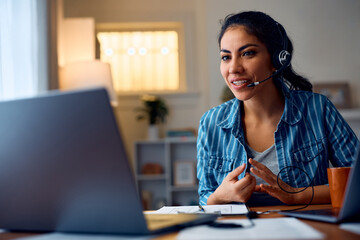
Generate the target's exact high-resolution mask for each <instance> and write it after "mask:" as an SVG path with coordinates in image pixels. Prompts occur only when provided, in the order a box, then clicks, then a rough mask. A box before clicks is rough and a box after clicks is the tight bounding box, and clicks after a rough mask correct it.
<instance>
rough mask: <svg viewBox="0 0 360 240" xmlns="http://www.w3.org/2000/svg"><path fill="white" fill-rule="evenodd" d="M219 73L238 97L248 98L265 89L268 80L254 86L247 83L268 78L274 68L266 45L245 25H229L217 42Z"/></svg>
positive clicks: (240, 98) (268, 82)
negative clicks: (250, 32) (218, 47)
mask: <svg viewBox="0 0 360 240" xmlns="http://www.w3.org/2000/svg"><path fill="white" fill-rule="evenodd" d="M220 56H221V64H220V71H221V75H222V76H223V78H224V79H225V82H226V84H227V85H228V86H229V88H230V90H231V91H232V92H233V94H234V95H235V97H236V98H237V99H239V100H243V101H245V100H248V99H250V98H252V97H253V96H254V95H256V93H259V92H260V91H261V92H264V91H263V89H264V90H265V89H266V85H268V84H271V82H272V81H271V80H269V81H266V82H264V83H262V84H259V85H258V86H255V87H247V85H249V84H250V83H253V82H257V81H261V80H264V79H266V78H268V77H269V76H270V75H271V74H272V73H273V72H274V71H275V68H274V67H273V66H272V64H271V57H270V54H269V52H268V50H267V48H266V46H265V45H264V44H263V43H262V42H260V41H259V40H258V38H257V37H255V36H254V35H250V34H248V33H247V32H246V30H245V27H244V26H235V27H230V28H228V29H227V30H226V32H225V33H224V35H223V37H222V39H221V41H220Z"/></svg>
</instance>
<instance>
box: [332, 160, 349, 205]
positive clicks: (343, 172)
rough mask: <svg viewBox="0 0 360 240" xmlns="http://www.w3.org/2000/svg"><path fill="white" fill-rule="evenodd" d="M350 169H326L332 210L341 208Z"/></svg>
mask: <svg viewBox="0 0 360 240" xmlns="http://www.w3.org/2000/svg"><path fill="white" fill-rule="evenodd" d="M350 169H351V167H333V168H328V169H327V175H328V180H329V189H330V198H331V205H332V207H333V208H341V207H342V204H343V201H344V196H345V190H346V183H347V180H348V178H349V173H350Z"/></svg>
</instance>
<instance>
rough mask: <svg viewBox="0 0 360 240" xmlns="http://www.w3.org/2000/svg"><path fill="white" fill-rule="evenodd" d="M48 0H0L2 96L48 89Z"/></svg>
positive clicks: (0, 77) (0, 80)
mask: <svg viewBox="0 0 360 240" xmlns="http://www.w3.org/2000/svg"><path fill="white" fill-rule="evenodd" d="M46 9H47V8H46V0H45V1H39V0H0V100H6V99H13V98H19V97H28V96H32V95H35V94H37V93H39V92H40V91H43V90H46V89H47V86H48V77H47V76H48V73H47V71H48V70H47V69H48V67H47V44H46V42H47V41H46V36H47V28H46V16H47V14H46V11H47V10H46Z"/></svg>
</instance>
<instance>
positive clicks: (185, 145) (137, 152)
mask: <svg viewBox="0 0 360 240" xmlns="http://www.w3.org/2000/svg"><path fill="white" fill-rule="evenodd" d="M134 156H135V162H134V170H135V176H136V180H137V184H138V189H139V192H140V193H141V194H142V198H143V201H144V202H145V203H146V204H144V206H145V207H144V208H145V210H155V209H158V208H160V207H162V206H160V205H161V204H163V205H164V204H166V205H178V204H180V205H189V204H193V203H195V204H196V203H197V202H198V195H197V189H198V186H197V185H190V186H174V185H173V184H174V182H175V180H174V177H175V175H176V176H177V177H179V176H182V177H185V178H190V177H191V178H194V179H196V137H176V138H175V137H171V138H164V139H158V140H155V141H148V140H140V141H136V142H135V143H134ZM181 162H190V163H193V164H190V166H193V169H192V168H189V167H187V168H185V171H188V172H185V174H184V172H182V175H180V174H179V173H181V171H180V172H179V171H177V169H179V164H180V163H181ZM150 163H155V164H158V165H160V166H162V167H163V174H156V175H145V174H142V172H143V168H144V166H146V164H150ZM187 165H189V164H187ZM180 170H181V169H180ZM192 170H193V171H192ZM183 171H184V170H183ZM178 180H179V179H177V181H178ZM188 180H189V179H185V182H188ZM192 183H196V182H195V181H193V182H192Z"/></svg>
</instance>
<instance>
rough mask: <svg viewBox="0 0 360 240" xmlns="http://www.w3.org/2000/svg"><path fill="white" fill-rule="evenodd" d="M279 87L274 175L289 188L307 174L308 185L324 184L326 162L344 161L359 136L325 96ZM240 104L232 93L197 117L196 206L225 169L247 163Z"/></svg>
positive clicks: (337, 163) (299, 184)
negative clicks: (281, 92)
mask: <svg viewBox="0 0 360 240" xmlns="http://www.w3.org/2000/svg"><path fill="white" fill-rule="evenodd" d="M285 91H287V92H288V97H286V98H285V108H284V112H283V115H282V117H281V119H280V121H279V123H278V126H277V129H276V131H275V133H274V138H275V148H276V155H277V161H278V164H279V169H280V173H279V174H280V178H281V179H282V180H283V181H284V182H286V183H287V184H289V185H290V186H292V187H295V188H298V187H305V186H308V185H309V184H310V182H311V180H312V179H314V185H323V184H327V170H326V169H327V168H328V166H329V161H330V162H331V163H332V165H333V166H350V165H351V164H352V161H353V158H354V157H355V153H356V151H355V150H356V147H357V145H358V144H359V140H358V139H357V137H356V135H355V133H354V132H353V131H352V129H351V128H350V127H349V125H348V124H347V122H346V121H345V120H344V119H343V117H342V116H341V115H340V113H339V112H338V111H337V109H336V108H335V106H334V105H333V104H332V103H331V102H330V101H329V99H328V98H326V97H325V96H323V95H320V94H316V93H312V92H308V91H290V90H288V89H286V90H285ZM242 104H243V103H242V102H241V101H239V100H237V99H236V98H234V99H232V100H230V101H228V102H226V103H223V104H222V105H219V106H217V107H214V108H212V109H210V110H209V111H207V112H206V113H205V114H204V115H203V116H202V118H201V120H200V125H199V136H198V141H197V160H198V162H197V178H198V180H199V189H198V193H199V203H200V204H201V205H206V204H207V199H208V197H209V196H210V195H211V194H212V193H213V192H214V191H215V190H216V188H217V187H218V186H219V185H220V184H221V182H222V181H223V179H224V178H225V177H226V175H227V174H228V173H229V172H231V171H232V170H234V169H235V168H236V167H238V166H240V165H241V164H243V163H246V164H247V159H248V157H247V153H246V150H245V136H244V132H243V128H242V122H241V118H242V117H241V105H242ZM304 172H305V173H304ZM244 174H245V173H244V172H243V173H242V174H241V175H240V176H239V178H242V177H244ZM307 175H308V176H307Z"/></svg>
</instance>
